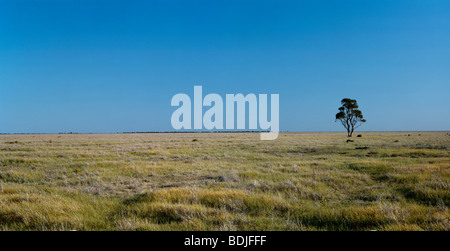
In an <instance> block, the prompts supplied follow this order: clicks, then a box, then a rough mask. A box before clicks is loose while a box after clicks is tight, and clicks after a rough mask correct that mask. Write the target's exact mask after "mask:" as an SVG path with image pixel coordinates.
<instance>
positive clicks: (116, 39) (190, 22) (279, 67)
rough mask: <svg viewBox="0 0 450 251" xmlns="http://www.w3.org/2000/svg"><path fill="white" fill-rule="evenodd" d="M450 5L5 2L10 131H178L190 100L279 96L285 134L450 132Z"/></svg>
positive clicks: (2, 81) (1, 5) (2, 76)
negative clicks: (343, 107)
mask: <svg viewBox="0 0 450 251" xmlns="http://www.w3.org/2000/svg"><path fill="white" fill-rule="evenodd" d="M449 13H450V1H447V0H442V1H435V0H422V1H415V0H405V1H396V0H377V1H345V0H336V1H321V0H311V1H262V0H255V1H245V0H240V1H233V0H223V1H222V0H214V1H211V0H204V1H195V0H190V1H188V0H186V1H177V0H164V1H113V0H108V1H106V0H104V1H103V0H95V1H93V0H41V1H37V0H33V1H31V0H28V1H26V0H0V132H2V133H14V132H45V133H52V132H54V133H58V132H70V131H73V132H122V131H167V130H172V127H171V124H170V117H171V115H172V112H173V110H174V108H173V107H171V106H170V100H171V98H172V96H173V95H174V94H176V93H180V92H183V93H188V94H190V95H193V87H194V85H203V91H204V92H205V93H210V92H214V93H218V94H221V95H223V96H224V95H225V94H226V93H244V94H246V93H269V94H270V93H279V94H280V129H281V130H283V131H287V130H288V131H336V130H342V129H343V128H341V125H339V124H338V123H335V122H334V115H335V113H336V112H337V108H338V107H339V102H340V100H341V99H342V98H344V97H349V98H356V99H357V100H358V102H359V104H360V108H361V109H362V111H363V113H364V115H365V117H366V118H367V121H368V122H367V123H366V124H365V125H363V126H362V127H361V128H360V129H361V130H449V129H450V111H449V107H450V98H449V97H450V95H449V94H450V14H449Z"/></svg>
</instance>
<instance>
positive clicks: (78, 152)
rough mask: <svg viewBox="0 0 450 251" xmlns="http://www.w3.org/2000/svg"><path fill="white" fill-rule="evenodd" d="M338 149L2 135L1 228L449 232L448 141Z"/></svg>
mask: <svg viewBox="0 0 450 251" xmlns="http://www.w3.org/2000/svg"><path fill="white" fill-rule="evenodd" d="M408 135H409V136H408ZM346 140H347V138H346V137H345V135H344V134H339V133H337V134H331V133H329V134H326V133H316V134H313V133H286V134H281V135H280V137H279V139H278V140H276V141H273V142H264V141H259V138H258V134H250V133H249V134H136V135H0V150H1V151H0V230H450V223H449V212H448V207H449V205H450V189H449V188H450V183H449V181H450V155H449V145H450V136H449V134H448V133H446V132H433V133H424V132H421V133H420V136H419V133H410V132H408V133H401V132H398V133H363V137H361V138H354V142H349V143H346Z"/></svg>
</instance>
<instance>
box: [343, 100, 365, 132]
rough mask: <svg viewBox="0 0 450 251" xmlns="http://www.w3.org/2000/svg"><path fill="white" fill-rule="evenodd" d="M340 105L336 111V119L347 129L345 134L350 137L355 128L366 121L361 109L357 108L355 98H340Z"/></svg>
mask: <svg viewBox="0 0 450 251" xmlns="http://www.w3.org/2000/svg"><path fill="white" fill-rule="evenodd" d="M341 105H342V106H341V107H339V112H338V113H336V121H338V120H339V121H340V122H341V123H342V125H343V126H344V127H345V129H346V130H347V136H348V137H351V136H352V135H353V132H354V131H355V129H356V128H358V127H360V126H361V124H362V123H364V122H366V120H365V119H364V117H363V114H362V112H361V110H359V109H358V108H359V107H358V103H357V101H356V99H350V98H344V99H342V100H341Z"/></svg>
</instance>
